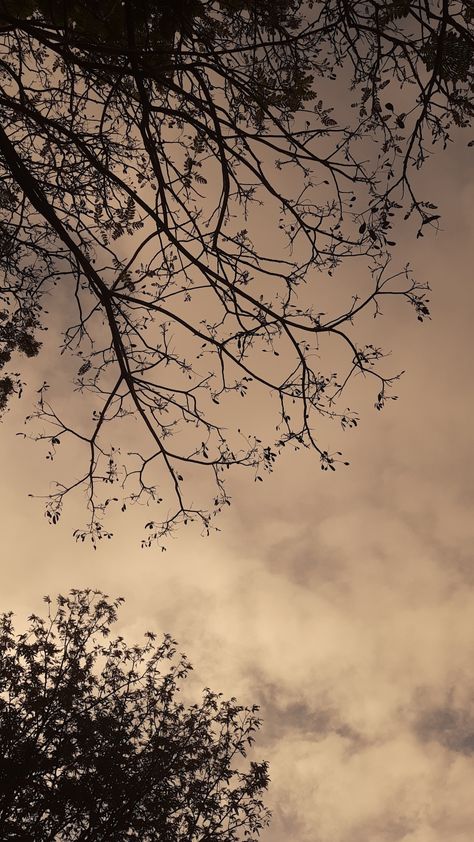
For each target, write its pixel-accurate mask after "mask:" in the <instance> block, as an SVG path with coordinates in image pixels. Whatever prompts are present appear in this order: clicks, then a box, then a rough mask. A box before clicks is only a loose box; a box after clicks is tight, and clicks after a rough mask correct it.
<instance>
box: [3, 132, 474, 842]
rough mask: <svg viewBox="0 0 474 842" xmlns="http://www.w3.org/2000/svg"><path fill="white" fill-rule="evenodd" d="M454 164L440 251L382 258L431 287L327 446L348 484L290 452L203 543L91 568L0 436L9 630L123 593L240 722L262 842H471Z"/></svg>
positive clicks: (472, 528)
mask: <svg viewBox="0 0 474 842" xmlns="http://www.w3.org/2000/svg"><path fill="white" fill-rule="evenodd" d="M467 139H468V138H466V139H465V141H467ZM469 151H470V150H464V148H462V149H461V148H460V147H456V148H454V147H453V148H451V150H449V151H448V153H446V154H445V155H444V156H439V157H438V158H436V159H435V160H434V161H432V163H431V164H430V165H429V167H428V168H427V173H426V175H425V178H426V179H427V180H428V181H431V182H432V184H431V188H432V189H431V195H435V196H436V198H438V199H439V203H440V207H441V210H442V214H443V216H442V221H441V230H440V232H439V234H438V235H435V234H431V235H430V236H426V237H425V238H424V239H423V240H420V241H417V242H413V241H412V240H411V239H410V238H409V236H408V232H405V234H401V235H400V237H399V238H398V241H399V247H398V250H397V252H396V253H395V258H396V259H398V260H399V261H400V262H405V259H406V258H407V256H408V257H409V258H410V259H412V260H413V263H414V266H415V268H416V270H417V273H418V275H419V276H420V277H422V279H423V280H428V281H429V282H430V284H431V286H432V316H433V318H432V321H430V322H428V323H426V324H424V325H420V324H419V323H418V322H417V321H416V318H415V316H414V315H413V314H412V313H411V312H408V308H407V313H406V314H405V315H404V319H403V320H400V318H399V313H398V311H397V312H396V314H395V316H392V317H391V316H390V315H387V316H385V317H384V319H385V320H384V322H383V331H384V332H386V337H387V344H388V345H389V346H391V347H392V348H393V349H394V358H395V360H396V363H397V366H398V367H400V368H406V370H407V373H406V375H405V376H404V378H403V379H402V381H401V382H400V384H399V387H398V394H399V400H398V401H397V402H396V403H395V402H390V405H389V406H388V407H387V408H386V409H385V410H384V412H383V413H377V412H376V411H375V410H374V409H372V408H371V404H370V401H369V402H367V401H365V403H364V402H363V401H361V406H360V409H361V417H362V421H361V425H360V427H358V429H357V430H356V431H351V432H350V433H345V434H344V440H343V445H344V448H345V453H346V455H347V456H348V457H349V458H350V461H351V465H350V467H348V468H340V469H339V470H338V471H337V472H336V473H335V474H332V473H331V472H327V473H322V472H321V471H320V469H319V463H318V461H317V460H316V459H315V458H311V457H309V455H308V454H307V453H297V454H284V456H282V458H281V460H280V462H279V464H278V465H277V467H276V469H275V472H274V473H273V475H272V476H270V477H269V478H267V479H266V480H265V482H264V483H263V484H262V483H254V482H252V479H251V478H250V477H245V476H241V475H240V476H239V475H234V478H233V480H232V481H231V484H230V488H231V493H232V497H233V505H232V507H231V508H230V509H229V511H228V512H226V513H225V515H224V516H223V517H222V518H221V520H220V522H219V523H218V526H219V527H220V528H221V532H219V533H213V534H211V536H210V537H209V538H203V539H201V538H198V537H197V534H196V533H193V532H191V531H190V532H188V531H186V530H183V531H181V533H179V534H178V535H177V537H176V538H174V539H172V540H171V541H170V544H169V546H168V549H167V552H166V553H160V552H158V551H154V550H150V551H142V550H141V549H140V546H139V534H138V529H137V530H135V529H134V528H133V525H134V524H133V518H132V519H131V520H130V521H129V522H128V523H130V527H129V528H127V530H126V531H124V529H123V527H122V528H120V523H119V524H118V530H120V531H118V534H117V537H116V538H115V540H113V541H111V542H107V543H104V545H102V546H100V547H99V550H98V551H97V552H95V553H94V552H93V551H92V549H91V548H90V546H88V545H82V544H81V545H79V544H76V543H75V542H74V540H73V539H72V537H71V531H72V528H73V526H74V525H75V523H74V517H75V515H77V512H74V511H70V512H69V513H68V514H67V515H66V516H65V517H64V519H63V521H62V522H61V523H60V525H58V526H57V527H50V526H49V525H48V523H47V522H46V520H45V519H44V518H43V515H42V510H41V508H40V506H39V505H38V502H37V501H35V500H32V499H30V498H28V496H27V495H28V492H30V491H31V490H32V488H33V487H36V486H37V485H38V484H39V482H40V480H41V478H42V476H43V467H42V463H41V459H40V457H39V454H37V453H36V451H35V450H34V448H33V447H30V445H29V444H28V443H25V442H24V441H23V440H22V439H21V438H19V437H16V436H15V433H16V432H17V431H18V430H21V429H22V424H23V417H24V414H25V411H27V410H28V407H25V405H23V406H22V404H21V403H15V404H13V405H12V408H11V410H10V412H9V413H8V415H7V416H6V418H5V420H4V422H3V427H2V436H1V439H0V447H1V459H2V474H1V480H0V482H1V487H0V504H1V508H2V521H3V523H2V566H3V571H2V572H3V575H2V588H1V592H0V610H14V611H15V613H17V614H18V616H19V618H21V617H24V616H25V615H26V614H28V613H30V612H32V611H39V610H40V608H41V597H42V595H43V594H46V593H49V594H50V595H51V596H54V595H55V594H57V593H61V592H62V593H64V592H66V591H68V590H69V589H70V588H72V587H95V588H100V589H102V590H104V591H106V592H107V593H109V594H111V595H113V596H115V595H123V596H124V597H125V598H126V604H125V606H124V608H123V610H122V613H121V617H120V623H119V627H120V632H121V633H122V634H124V635H126V637H127V638H128V639H129V640H132V641H133V640H139V639H141V637H142V635H143V632H144V631H145V630H146V629H152V630H155V631H157V632H161V631H163V632H165V631H168V632H170V633H171V634H172V635H173V636H174V637H175V638H177V639H178V641H179V642H180V646H181V648H182V649H183V651H185V652H186V654H187V655H188V656H189V658H190V660H191V662H192V663H193V665H194V666H195V680H196V681H197V682H201V684H202V686H206V685H207V686H210V687H212V688H213V689H214V690H217V691H222V692H223V693H224V694H225V695H227V696H230V695H235V696H237V698H238V699H239V701H240V702H242V703H243V704H253V703H254V702H255V703H259V704H260V705H261V714H262V718H263V720H264V724H263V727H262V730H261V732H260V735H259V738H258V740H257V747H256V755H257V756H258V757H262V758H266V759H268V760H269V762H270V775H271V779H272V783H271V787H270V791H269V795H268V803H269V806H270V807H271V808H272V809H273V822H272V825H271V828H270V830H269V831H268V833H267V834H266V836H264V837H263V838H264V840H265V842H268V841H269V840H272V842H283V840H285V842H289V840H291V842H402V840H403V842H447V840H449V842H471V840H472V828H473V827H474V800H473V799H472V783H473V780H474V677H473V674H472V663H473V655H474V624H473V623H472V616H473V609H474V566H473V559H472V546H473V538H474V534H473V533H474V518H473V517H472V504H473V495H474V483H473V475H472V445H473V440H472V426H473V425H472V418H471V415H472V410H473V409H474V407H473V406H472V385H473V359H474V355H473V348H472V341H473V340H472V337H473V331H472V320H473V317H474V290H473V284H472V263H473V252H472V241H473V233H474V231H473V226H474V221H473V220H474V215H473V214H472V202H473V186H474V178H473V174H472V168H470V165H469V163H468V160H469V159H468V157H467V152H469ZM44 364H45V363H44V362H42V361H41V359H40V358H38V362H37V363H36V362H35V365H38V366H42V365H44Z"/></svg>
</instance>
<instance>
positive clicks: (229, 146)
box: [0, 0, 474, 545]
mask: <svg viewBox="0 0 474 842" xmlns="http://www.w3.org/2000/svg"><path fill="white" fill-rule="evenodd" d="M0 45H1V46H0V74H1V77H0V105H1V108H2V114H3V117H2V126H1V127H0V154H1V163H0V166H1V176H0V178H1V182H0V206H1V209H2V212H3V217H4V221H3V223H2V234H1V243H2V253H1V264H2V270H3V281H2V291H1V298H2V302H3V307H4V310H3V312H2V315H1V318H2V321H1V322H0V341H1V342H2V344H3V350H2V351H1V356H0V364H3V365H7V364H8V363H9V361H10V357H11V355H12V353H13V352H15V351H16V350H19V351H20V352H24V353H26V354H29V355H33V354H35V353H36V352H37V350H38V348H39V340H38V336H39V331H40V330H41V328H42V327H44V326H45V324H46V319H45V316H44V314H43V313H42V307H43V306H44V302H45V300H46V299H45V296H48V297H49V300H50V301H51V300H53V302H54V300H55V298H56V297H57V298H58V299H60V300H61V302H62V303H61V307H62V308H63V309H64V318H65V319H66V318H68V319H69V321H68V322H67V323H65V324H64V330H63V332H62V351H63V352H67V353H68V354H70V355H76V357H77V358H78V360H79V362H78V365H77V367H76V370H77V374H76V376H75V377H74V383H73V384H71V394H72V392H73V390H76V391H79V392H80V393H81V394H82V393H88V395H89V404H88V406H89V407H90V411H89V414H88V418H87V419H86V420H84V419H83V418H82V417H81V421H80V423H77V424H75V423H74V421H73V420H72V419H71V417H69V416H68V413H67V412H63V411H62V410H61V411H59V410H58V408H57V404H56V405H55V406H53V403H52V402H50V400H49V398H48V395H47V388H49V386H50V383H49V382H48V383H47V384H46V383H45V384H44V388H43V389H42V390H41V393H40V400H39V406H38V409H37V412H36V413H34V414H33V416H32V419H34V418H36V419H41V421H42V422H45V421H48V422H49V427H46V428H45V427H44V426H43V427H42V428H41V429H40V431H39V432H38V431H36V432H33V434H32V436H33V437H36V438H37V439H39V440H41V441H43V442H46V443H47V446H48V458H51V459H52V458H53V457H54V455H55V453H56V450H57V448H58V446H59V445H60V444H62V443H63V442H64V441H65V440H67V439H72V440H74V441H76V442H77V443H78V444H79V445H80V447H81V448H82V449H83V451H84V454H85V455H84V459H85V461H84V463H83V466H82V467H81V468H80V475H79V478H78V479H70V480H69V481H68V480H67V479H66V480H64V481H63V482H61V483H58V484H57V486H56V490H55V491H54V492H53V493H52V494H51V495H49V496H48V499H47V516H48V518H49V520H50V521H51V522H52V523H55V522H57V520H58V518H59V516H60V513H61V510H62V506H63V502H64V499H65V497H66V496H67V495H68V494H69V492H70V491H71V490H73V489H78V488H82V489H83V490H84V491H85V493H86V496H87V507H88V510H89V516H88V524H87V526H86V527H84V528H83V529H79V530H78V531H77V532H76V533H75V534H76V537H77V538H78V539H82V540H85V539H86V538H87V537H91V538H92V541H93V543H94V544H95V542H96V541H97V540H98V539H100V538H101V537H110V535H111V533H110V532H109V531H107V529H106V528H105V527H104V525H103V522H104V515H105V513H106V511H107V510H108V508H109V507H110V506H111V505H112V504H113V503H115V504H118V505H120V506H121V507H122V509H125V508H126V507H127V506H128V505H129V504H130V503H135V504H136V503H150V502H153V503H157V504H159V505H160V508H158V509H157V512H158V514H157V515H156V517H154V519H153V520H151V521H150V520H149V521H148V522H147V524H146V533H145V535H146V537H145V539H144V541H143V545H151V544H152V543H153V542H155V541H158V542H160V541H161V539H162V537H163V536H165V535H166V534H167V533H169V532H170V530H172V529H173V528H174V527H175V526H177V525H178V524H179V523H182V522H184V523H187V522H188V521H192V520H199V521H200V522H201V523H202V526H203V529H204V531H207V530H208V529H209V527H210V523H211V520H212V517H213V515H214V514H216V513H217V512H218V511H220V510H221V508H222V506H223V505H224V504H227V503H229V497H228V494H227V492H226V489H225V487H224V475H225V473H226V471H227V469H228V468H229V467H230V466H233V465H241V466H246V467H249V468H250V469H251V470H252V471H254V472H255V478H256V479H261V478H262V472H263V471H264V470H271V469H272V466H273V463H274V460H275V459H276V457H277V455H278V453H279V452H280V451H281V449H282V448H284V447H286V446H288V445H292V446H296V447H307V448H309V449H311V450H313V451H316V453H317V455H318V456H319V459H320V462H321V468H322V469H323V470H327V469H331V470H334V469H335V467H336V465H337V463H338V462H340V461H342V458H343V457H342V455H341V454H340V453H339V452H337V453H333V452H329V451H328V449H327V445H325V444H324V442H323V441H322V439H321V424H322V422H323V420H324V419H325V418H326V419H336V420H337V421H339V422H340V424H341V425H342V427H350V426H351V425H355V424H356V423H357V417H358V416H357V413H356V412H353V411H351V410H349V409H346V408H345V404H346V401H345V394H346V390H347V387H348V384H349V382H351V381H352V380H353V377H354V375H355V374H357V373H362V374H364V375H368V376H369V377H370V378H371V379H372V380H373V382H374V386H375V396H376V397H375V405H376V407H377V409H381V408H382V407H383V405H384V403H385V402H386V401H387V400H388V399H392V398H393V397H395V396H394V395H393V394H391V393H390V387H391V386H392V384H393V382H394V380H396V379H397V377H398V376H399V375H398V373H397V372H392V373H391V374H390V373H387V370H386V368H385V365H384V363H383V362H382V358H383V357H384V352H383V350H382V349H381V348H380V347H378V345H377V344H376V343H374V342H371V341H370V336H366V337H364V336H361V335H360V334H363V333H364V332H365V331H368V330H369V328H368V327H367V320H366V319H365V316H366V315H367V314H368V313H369V314H373V315H374V316H378V315H380V314H381V312H382V305H384V304H385V303H388V302H390V301H391V300H392V299H393V298H394V297H395V298H397V297H398V298H401V299H404V300H406V301H407V302H408V304H409V305H411V306H412V307H413V308H414V310H415V313H416V315H417V317H418V319H419V320H420V321H422V320H423V319H424V318H425V317H427V316H429V311H428V298H427V294H428V285H427V284H425V283H421V282H418V281H417V280H416V279H414V278H413V276H412V274H411V270H410V268H409V267H408V266H405V267H399V268H392V267H391V264H390V252H391V249H392V247H393V246H394V245H395V243H394V241H393V240H392V239H391V237H392V236H393V234H391V229H392V227H393V225H394V223H395V222H396V221H397V219H398V218H399V216H400V215H404V216H405V218H410V219H416V220H417V231H418V236H423V235H424V233H425V232H426V231H427V230H428V229H429V228H431V227H436V226H437V221H438V219H439V214H438V212H437V207H436V206H435V205H434V204H433V203H432V202H431V201H427V200H426V199H422V198H421V197H420V196H419V195H418V193H417V187H416V172H417V170H418V169H419V168H420V167H421V166H422V165H423V163H424V161H425V160H426V158H427V157H428V156H429V155H430V154H431V152H432V151H433V147H435V146H436V145H439V146H440V147H443V146H444V147H445V146H446V144H447V143H448V141H449V140H450V137H451V134H452V129H453V127H454V129H456V130H457V128H459V127H465V126H467V125H468V124H469V123H470V119H471V116H472V89H473V88H472V86H473V72H472V70H473V54H474V50H473V35H472V5H471V3H468V2H467V0H466V2H454V0H433V2H431V0H428V2H427V0H419V2H410V0H393V2H374V0H364V2H351V3H347V2H346V0H327V2H310V3H301V2H299V0H276V2H275V0H258V2H254V1H253V0H252V2H250V0H219V2H218V0H180V2H172V3H171V2H170V3H169V4H163V3H156V2H152V0H150V2H148V3H145V2H135V0H125V2H124V3H116V2H112V0H110V2H108V3H103V4H101V5H100V9H99V8H98V5H97V4H96V3H95V2H92V1H91V0H73V2H69V3H63V2H53V0H49V2H48V0H43V2H39V0H28V2H27V0H23V2H20V0H19V1H18V2H16V0H15V2H13V0H12V2H9V0H8V2H7V0H0ZM262 219H264V220H265V226H262V225H261V222H262ZM358 265H360V269H359V270H358V277H362V275H363V272H362V267H365V280H364V281H363V282H362V281H361V282H360V285H359V283H357V284H354V287H353V288H352V289H351V291H350V295H349V297H348V299H344V300H343V301H342V304H341V299H343V298H344V296H343V292H340V293H338V295H337V296H336V302H338V303H337V304H336V305H334V304H333V305H332V309H331V311H330V312H328V310H327V308H326V304H323V305H322V304H321V300H322V299H323V298H324V299H327V287H328V284H335V280H334V275H335V272H336V270H337V269H340V270H341V271H343V267H344V266H345V267H347V268H349V267H350V268H351V269H352V267H355V266H358ZM64 302H66V305H64ZM58 313H59V310H57V311H56V313H55V319H56V323H57V319H59V317H60V314H59V315H58ZM337 345H339V348H340V350H338V351H337V359H338V366H339V370H338V372H337V373H335V371H334V369H335V363H334V355H333V354H334V351H333V349H334V348H336V346H337ZM342 355H345V362H341V359H342ZM62 359H64V357H63V358H62ZM340 366H342V368H341V367H340ZM20 381H21V377H20V375H13V374H11V373H10V372H5V374H4V376H3V379H2V380H0V407H1V406H2V405H5V404H6V402H7V398H8V397H9V395H11V394H12V393H13V392H14V391H15V390H16V389H18V388H19V383H20ZM52 385H54V384H52ZM259 389H261V390H262V392H266V393H268V394H270V395H273V396H274V398H275V400H276V402H277V408H276V406H275V409H274V411H275V421H276V435H273V437H272V438H271V439H270V440H268V441H265V442H264V441H260V440H259V439H258V438H257V437H256V436H255V435H247V434H245V432H244V430H243V427H244V426H245V424H246V420H247V416H248V413H247V412H246V410H245V407H246V406H247V405H249V403H250V402H249V401H247V402H244V403H243V404H242V407H243V408H242V409H241V408H240V405H239V404H238V402H237V401H236V397H240V396H241V397H242V398H245V397H246V396H249V395H253V394H257V393H258V390H259ZM76 415H77V413H76ZM127 419H128V421H127ZM134 421H135V422H138V423H139V425H140V429H141V432H140V433H139V432H137V429H138V428H137V426H136V424H135V427H134V430H135V431H134V433H133V440H134V441H135V442H136V447H132V446H129V444H128V439H127V435H129V434H128V433H125V432H124V431H125V430H130V429H131V427H130V425H131V424H132V423H133V422H134ZM78 458H80V457H78ZM198 468H200V469H202V470H203V471H204V472H208V474H209V475H210V477H211V478H212V482H213V484H214V490H212V491H211V492H210V497H211V502H210V504H208V503H204V504H201V503H200V502H198V503H194V501H193V500H194V498H193V496H192V494H194V492H192V493H191V491H190V488H191V486H190V485H189V484H188V480H189V474H190V472H191V471H194V469H196V470H197V469H198ZM186 473H187V474H188V475H187V476H186V478H185V479H183V477H184V476H185V474H186ZM111 486H114V488H113V489H111Z"/></svg>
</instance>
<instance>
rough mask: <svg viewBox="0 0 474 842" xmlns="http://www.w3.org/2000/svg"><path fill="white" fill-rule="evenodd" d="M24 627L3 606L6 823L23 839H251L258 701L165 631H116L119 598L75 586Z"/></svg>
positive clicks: (260, 767)
mask: <svg viewBox="0 0 474 842" xmlns="http://www.w3.org/2000/svg"><path fill="white" fill-rule="evenodd" d="M45 602H46V603H47V606H48V612H47V616H46V617H39V616H36V615H32V616H31V617H30V618H29V627H28V629H27V631H26V632H24V633H22V634H15V630H14V627H13V621H12V615H11V614H4V615H2V616H1V617H0V654H1V659H0V746H1V753H0V757H1V759H0V832H1V838H2V839H4V840H9V839H12V840H13V839H21V840H23V842H29V841H30V840H31V842H33V840H34V842H46V840H61V842H66V840H67V842H86V840H87V842H88V840H93V842H108V840H114V842H119V841H120V840H126V839H127V840H128V839H137V840H140V842H153V840H159V842H208V840H211V839H212V840H216V842H217V840H225V842H237V840H240V839H246V840H248V842H256V839H257V838H258V836H259V835H260V831H261V829H262V828H263V827H265V826H266V825H267V824H268V821H269V813H268V811H267V810H266V808H265V806H264V804H263V802H262V795H263V793H264V792H265V790H266V788H267V785H268V771H267V764H266V763H265V762H255V761H250V762H249V761H248V760H247V761H246V760H245V758H246V756H247V752H248V749H249V747H250V746H251V745H252V743H253V741H254V736H255V732H256V731H257V730H258V728H259V725H260V721H259V719H258V708H257V707H256V706H253V707H250V708H244V707H242V706H241V705H239V704H237V702H236V700H235V699H230V700H228V701H225V700H224V699H222V697H221V696H220V695H219V694H217V693H213V692H212V691H211V690H209V689H206V690H205V691H204V692H203V695H202V699H201V700H200V702H199V703H194V704H193V703H185V702H184V701H183V700H182V697H181V693H180V685H181V683H182V682H183V681H184V680H185V679H186V677H187V675H188V673H189V671H190V669H191V666H190V664H189V662H188V661H187V659H186V658H185V657H184V656H182V655H181V656H178V655H177V654H176V643H175V641H173V639H172V638H171V637H170V636H169V635H165V636H164V638H163V640H162V641H161V642H157V641H156V635H154V634H152V633H151V632H148V633H147V635H146V639H145V642H144V643H143V644H142V645H134V646H131V645H129V644H127V643H126V642H125V640H124V639H123V638H122V637H116V638H112V639H110V640H109V639H108V638H109V635H110V629H111V626H112V624H113V623H115V621H116V619H117V610H118V608H119V607H120V605H121V603H122V602H123V599H117V600H111V599H110V598H109V597H108V596H107V595H104V594H102V593H100V592H99V591H90V590H83V591H78V590H74V591H71V593H70V594H69V595H68V596H66V597H64V596H59V597H58V598H57V600H56V603H57V604H56V606H54V605H53V603H52V601H51V599H50V598H49V597H45Z"/></svg>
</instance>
